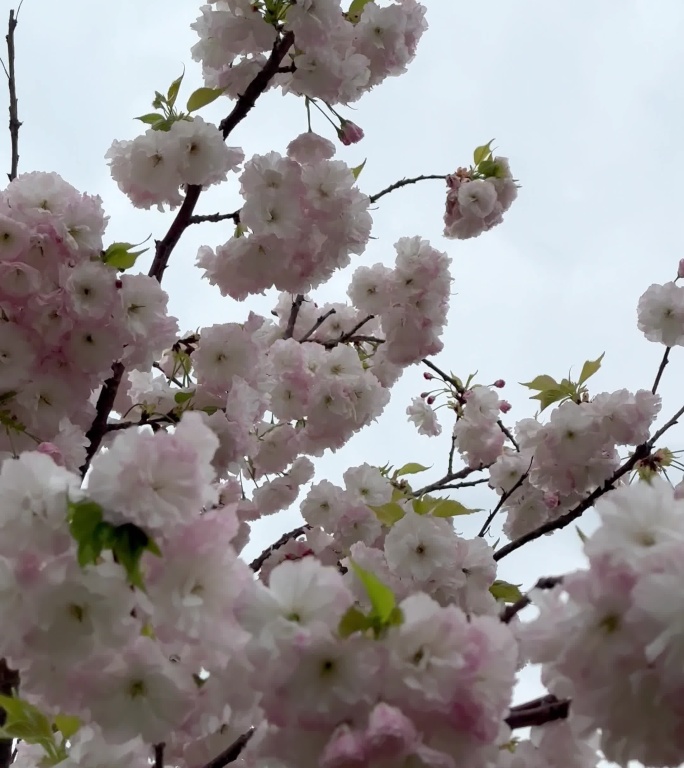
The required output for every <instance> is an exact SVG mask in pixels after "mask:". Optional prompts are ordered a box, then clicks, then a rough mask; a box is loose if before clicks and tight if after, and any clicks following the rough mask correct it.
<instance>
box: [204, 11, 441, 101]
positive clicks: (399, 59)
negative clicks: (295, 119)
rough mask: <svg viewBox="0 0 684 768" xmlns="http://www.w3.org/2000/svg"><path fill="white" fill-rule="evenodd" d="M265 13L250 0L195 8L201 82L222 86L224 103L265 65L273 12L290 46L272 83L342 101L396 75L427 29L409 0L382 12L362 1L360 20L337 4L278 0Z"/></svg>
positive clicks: (273, 39) (271, 40) (273, 36)
mask: <svg viewBox="0 0 684 768" xmlns="http://www.w3.org/2000/svg"><path fill="white" fill-rule="evenodd" d="M272 5H273V6H277V10H276V9H275V7H274V8H271V9H270V10H266V11H265V12H264V11H262V10H260V9H259V7H258V6H257V5H255V4H253V3H252V2H250V0H218V1H217V2H213V3H212V5H206V6H203V8H202V15H201V17H200V18H199V19H197V21H196V22H195V23H194V24H193V25H192V27H193V29H194V30H195V31H196V32H197V34H198V36H199V38H200V39H199V42H198V43H196V45H195V46H194V47H193V49H192V55H193V57H194V59H195V60H196V61H200V62H201V63H202V68H203V72H204V79H205V83H206V84H207V85H208V86H210V87H212V88H222V89H224V90H225V92H226V94H227V95H228V96H230V97H231V98H237V96H238V95H239V94H241V93H243V92H244V88H245V86H246V85H247V83H249V82H250V81H251V80H252V79H253V78H254V76H255V75H256V74H257V73H258V71H259V70H260V69H261V68H262V67H263V66H264V64H265V62H266V56H265V55H264V53H265V52H270V51H271V49H272V48H273V46H274V44H275V42H276V39H277V33H276V30H275V26H274V24H275V22H276V21H277V20H278V16H279V14H281V17H282V18H284V22H285V24H284V29H285V31H286V32H289V33H291V34H293V35H294V41H295V46H294V49H293V50H292V51H291V52H289V53H288V56H287V58H286V59H285V62H284V64H285V67H284V68H285V69H287V66H288V65H292V70H293V71H292V73H289V72H286V73H283V74H279V75H277V76H276V77H275V78H273V80H272V81H271V86H270V87H274V86H276V85H280V86H281V87H282V88H283V90H284V91H286V92H288V91H289V92H293V93H296V94H299V95H304V96H307V97H309V98H315V99H321V100H323V101H325V102H327V103H328V104H348V103H350V102H353V101H356V100H357V99H359V98H360V97H361V96H362V95H363V94H364V93H365V92H366V91H368V90H370V89H371V88H373V87H375V86H376V85H379V84H380V83H381V82H382V81H383V80H384V79H385V78H386V77H388V76H395V75H400V74H402V73H403V72H405V71H406V66H407V65H408V64H409V62H410V61H411V60H412V59H413V57H414V56H415V52H416V48H417V45H418V41H419V40H420V38H421V36H422V34H423V32H424V31H425V29H426V28H427V24H426V22H425V18H424V16H425V8H424V6H422V5H421V4H420V3H417V2H416V0H403V2H401V3H394V4H392V5H390V6H386V7H381V6H379V5H378V4H376V3H375V2H368V3H365V4H364V6H363V10H362V12H361V14H360V17H358V18H356V17H353V18H352V17H350V15H349V14H345V13H343V11H342V7H341V3H340V0H315V1H314V0H305V1H304V2H301V1H300V2H291V1H290V0H281V2H276V3H274V4H272Z"/></svg>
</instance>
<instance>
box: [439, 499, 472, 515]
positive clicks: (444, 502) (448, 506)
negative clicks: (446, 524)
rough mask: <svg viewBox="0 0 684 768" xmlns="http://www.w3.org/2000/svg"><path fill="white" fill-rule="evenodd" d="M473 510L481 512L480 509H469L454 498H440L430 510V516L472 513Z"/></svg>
mask: <svg viewBox="0 0 684 768" xmlns="http://www.w3.org/2000/svg"><path fill="white" fill-rule="evenodd" d="M474 512H482V510H481V509H470V508H469V507H465V506H463V504H461V502H460V501H455V500H454V499H441V500H440V502H439V504H438V505H437V506H436V507H435V508H434V509H433V510H432V517H456V516H457V515H472V514H473V513H474Z"/></svg>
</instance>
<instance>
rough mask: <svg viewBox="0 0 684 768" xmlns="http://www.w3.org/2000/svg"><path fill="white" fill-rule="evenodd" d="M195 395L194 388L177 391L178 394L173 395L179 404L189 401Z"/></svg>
mask: <svg viewBox="0 0 684 768" xmlns="http://www.w3.org/2000/svg"><path fill="white" fill-rule="evenodd" d="M194 396H195V390H194V389H193V391H192V392H176V394H175V395H174V396H173V399H174V400H175V401H176V402H177V403H178V405H182V404H183V403H187V402H188V400H191V399H192V398H193V397H194Z"/></svg>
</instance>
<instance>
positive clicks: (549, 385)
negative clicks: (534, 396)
mask: <svg viewBox="0 0 684 768" xmlns="http://www.w3.org/2000/svg"><path fill="white" fill-rule="evenodd" d="M520 384H521V385H522V386H523V387H527V388H528V389H536V390H539V391H541V390H544V389H558V387H559V384H558V382H557V381H556V380H555V379H554V378H553V376H546V375H545V374H542V375H541V376H537V377H536V378H534V379H532V381H527V382H525V381H521V382H520Z"/></svg>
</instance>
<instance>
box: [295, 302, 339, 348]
mask: <svg viewBox="0 0 684 768" xmlns="http://www.w3.org/2000/svg"><path fill="white" fill-rule="evenodd" d="M335 312H336V310H335V308H334V307H333V308H332V309H329V310H328V311H327V312H324V313H323V314H322V315H321V316H320V317H319V318H318V320H316V322H315V323H314V324H313V327H312V328H310V329H309V330H308V331H307V332H306V333H305V334H304V335H303V336H302V338H301V339H300V341H308V340H309V339H310V338H311V337H312V336H313V335H314V333H316V331H317V330H318V329H319V328H320V327H321V326H322V325H323V323H324V322H325V321H326V320H327V319H328V318H329V317H331V316H332V315H334V314H335Z"/></svg>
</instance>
